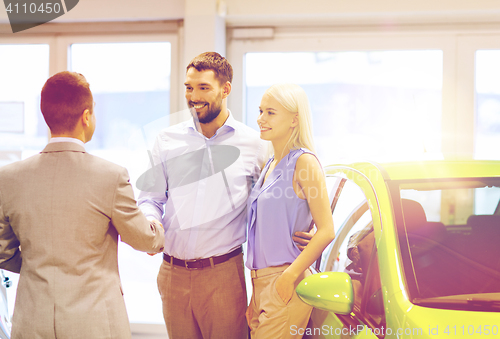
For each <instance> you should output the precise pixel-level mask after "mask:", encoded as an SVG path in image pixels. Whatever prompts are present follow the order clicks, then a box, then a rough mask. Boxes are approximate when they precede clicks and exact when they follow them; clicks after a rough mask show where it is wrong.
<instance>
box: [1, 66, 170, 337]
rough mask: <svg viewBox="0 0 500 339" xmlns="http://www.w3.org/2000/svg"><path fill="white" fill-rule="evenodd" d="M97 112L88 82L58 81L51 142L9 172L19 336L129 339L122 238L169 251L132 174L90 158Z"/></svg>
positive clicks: (52, 90)
mask: <svg viewBox="0 0 500 339" xmlns="http://www.w3.org/2000/svg"><path fill="white" fill-rule="evenodd" d="M93 107H94V101H93V97H92V93H91V91H90V88H89V84H88V82H87V81H86V80H85V78H84V77H83V75H81V74H78V73H72V72H61V73H58V74H56V75H54V76H53V77H51V78H50V79H48V80H47V82H46V83H45V85H44V87H43V89H42V97H41V110H42V113H43V116H44V118H45V121H46V122H47V125H48V126H49V128H50V131H51V135H52V138H51V139H50V142H49V144H48V145H47V146H46V147H45V149H44V150H43V151H42V152H41V153H40V154H38V155H35V156H33V157H30V158H28V159H26V160H24V161H20V162H17V163H13V164H10V165H7V166H4V167H2V168H0V268H3V269H7V270H10V271H12V272H20V278H19V285H18V290H17V298H16V304H15V310H14V317H13V326H12V338H13V339H16V338H29V339H36V338H43V339H47V338H56V337H57V338H59V339H60V338H71V339H76V338H82V339H83V338H85V339H90V338H92V339H97V338H117V339H118V338H120V339H122V338H130V337H131V334H130V326H129V321H128V317H127V312H126V310H125V304H124V300H123V295H122V290H121V284H120V278H119V275H118V262H117V243H118V235H120V237H121V240H122V241H123V242H126V243H128V244H129V245H131V246H132V247H133V248H135V249H136V250H139V251H144V252H152V253H154V252H161V251H162V250H163V242H164V235H163V228H162V226H161V224H158V223H156V224H155V223H150V222H149V221H148V220H147V219H146V217H145V216H144V215H143V214H142V213H141V212H140V210H139V209H138V207H137V205H136V201H135V200H134V195H133V191H132V186H131V185H130V183H129V177H128V173H127V170H126V169H125V168H122V167H120V166H118V165H115V164H113V163H111V162H108V161H105V160H103V159H100V158H98V157H95V156H92V155H90V154H88V153H86V152H85V148H84V143H86V142H88V141H89V140H90V139H91V138H92V135H93V133H94V129H95V124H96V117H95V115H94V112H93Z"/></svg>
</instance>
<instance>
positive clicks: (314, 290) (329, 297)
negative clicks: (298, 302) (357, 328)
mask: <svg viewBox="0 0 500 339" xmlns="http://www.w3.org/2000/svg"><path fill="white" fill-rule="evenodd" d="M295 291H296V292H297V295H298V296H299V297H300V299H302V301H304V302H305V303H306V304H309V305H311V306H314V307H316V308H319V309H320V310H325V311H330V312H333V313H337V314H349V313H351V311H352V307H353V305H354V290H353V287H352V281H351V277H350V276H349V274H347V273H345V272H324V273H316V274H313V275H310V276H308V277H306V278H305V279H304V280H302V281H301V282H300V283H299V285H298V286H297V288H296V289H295Z"/></svg>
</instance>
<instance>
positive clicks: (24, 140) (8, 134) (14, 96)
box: [0, 44, 49, 166]
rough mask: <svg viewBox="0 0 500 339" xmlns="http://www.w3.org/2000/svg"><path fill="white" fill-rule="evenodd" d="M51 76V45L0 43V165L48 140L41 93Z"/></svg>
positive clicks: (15, 159)
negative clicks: (41, 104)
mask: <svg viewBox="0 0 500 339" xmlns="http://www.w3.org/2000/svg"><path fill="white" fill-rule="evenodd" d="M48 75H49V45H48V44H31V45H28V44H27V45H7V44H4V45H2V44H0V79H2V81H0V166H3V165H6V164H8V163H11V162H14V161H18V160H21V159H25V158H27V157H28V156H30V155H32V154H33V153H34V152H39V151H40V150H41V149H42V148H43V147H44V146H45V144H46V143H47V139H48V132H47V125H46V124H45V121H44V120H43V117H42V115H41V112H40V92H41V90H42V86H43V84H44V83H45V81H46V80H47V77H48Z"/></svg>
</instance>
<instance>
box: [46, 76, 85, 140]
mask: <svg viewBox="0 0 500 339" xmlns="http://www.w3.org/2000/svg"><path fill="white" fill-rule="evenodd" d="M93 107H94V99H93V97H92V92H91V91H90V86H89V83H88V82H87V80H86V79H85V77H84V76H83V75H81V74H79V73H75V72H67V71H65V72H60V73H57V74H55V75H53V76H52V77H50V78H49V79H48V80H47V81H46V82H45V85H43V88H42V98H41V102H40V109H41V110H42V114H43V117H44V119H45V122H46V123H47V125H48V126H49V128H50V131H51V132H52V133H53V134H54V133H55V134H59V133H64V132H70V131H73V129H74V128H75V126H76V124H77V122H78V119H79V118H80V117H81V116H82V113H83V111H85V110H86V109H89V110H90V111H91V112H92V111H93Z"/></svg>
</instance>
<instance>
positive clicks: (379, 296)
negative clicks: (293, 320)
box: [290, 160, 500, 338]
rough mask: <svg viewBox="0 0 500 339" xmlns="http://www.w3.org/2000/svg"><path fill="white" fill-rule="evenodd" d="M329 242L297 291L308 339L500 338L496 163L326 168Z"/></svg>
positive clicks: (499, 166)
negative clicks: (307, 316)
mask: <svg viewBox="0 0 500 339" xmlns="http://www.w3.org/2000/svg"><path fill="white" fill-rule="evenodd" d="M326 175H327V183H328V184H329V186H330V192H332V209H333V220H334V224H335V229H336V237H335V240H334V241H333V242H332V244H331V245H330V246H329V247H328V248H327V249H326V250H325V251H324V253H323V256H322V264H321V265H320V266H318V267H319V268H320V272H319V273H317V274H313V275H311V276H309V277H307V278H306V279H304V280H303V281H302V282H301V283H300V284H299V286H298V287H297V289H296V291H297V294H298V295H299V296H300V297H301V298H302V300H304V301H305V302H306V303H308V304H310V305H312V306H314V307H315V308H314V309H313V312H312V315H311V320H310V322H309V325H308V327H307V328H297V327H294V326H292V327H291V328H290V332H291V333H292V334H297V335H304V336H305V337H312V338H385V337H387V338H484V337H486V338H489V337H499V338H500V161H472V160H471V161H429V162H411V163H391V164H384V165H379V164H374V163H356V164H353V165H349V166H346V165H335V166H329V167H327V168H326Z"/></svg>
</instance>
